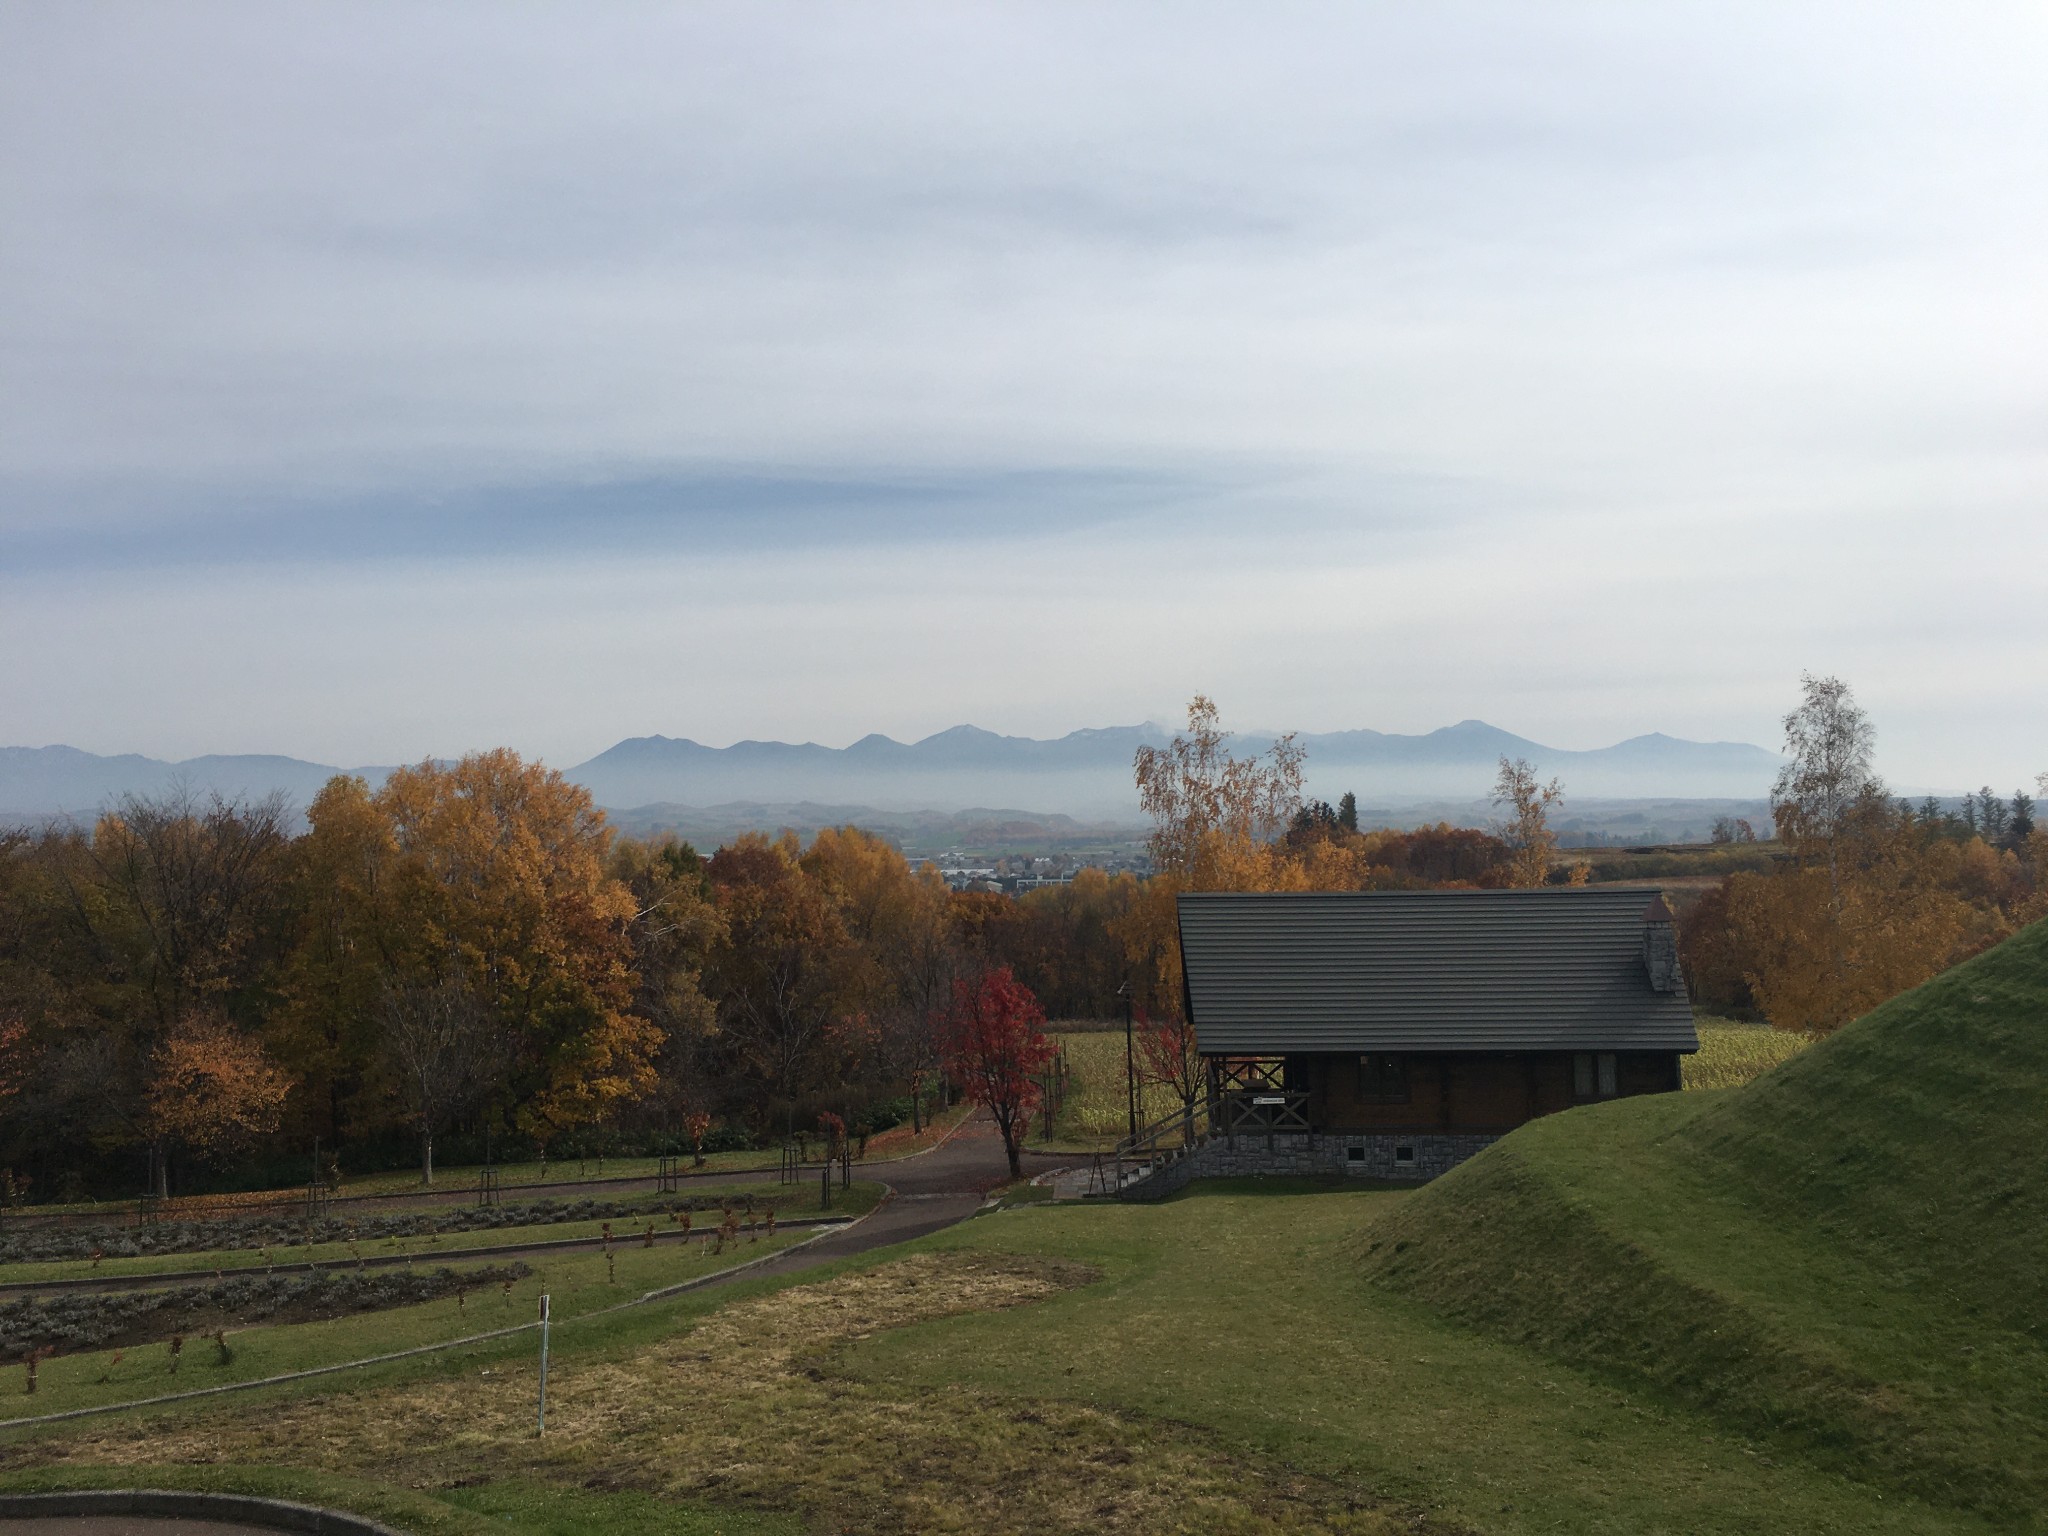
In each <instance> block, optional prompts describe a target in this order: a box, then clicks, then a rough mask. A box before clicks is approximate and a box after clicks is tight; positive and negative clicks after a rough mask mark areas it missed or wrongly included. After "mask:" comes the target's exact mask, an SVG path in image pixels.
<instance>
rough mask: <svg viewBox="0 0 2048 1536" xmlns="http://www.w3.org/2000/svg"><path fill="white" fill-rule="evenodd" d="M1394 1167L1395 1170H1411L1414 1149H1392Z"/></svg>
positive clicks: (1413, 1162)
mask: <svg viewBox="0 0 2048 1536" xmlns="http://www.w3.org/2000/svg"><path fill="white" fill-rule="evenodd" d="M1394 1166H1395V1167H1396V1168H1413V1167H1414V1166H1415V1149H1414V1148H1413V1147H1396V1148H1394Z"/></svg>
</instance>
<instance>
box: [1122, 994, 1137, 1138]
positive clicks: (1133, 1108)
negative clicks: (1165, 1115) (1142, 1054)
mask: <svg viewBox="0 0 2048 1536" xmlns="http://www.w3.org/2000/svg"><path fill="white" fill-rule="evenodd" d="M1117 992H1118V993H1119V994H1120V995H1121V996H1122V997H1123V1000H1124V1107H1125V1108H1126V1109H1127V1110H1128V1111H1129V1112H1130V1121H1131V1140H1133V1141H1136V1140H1137V1139H1138V1064H1137V1054H1136V1050H1135V1048H1134V1046H1133V1044H1132V1040H1131V984H1130V983H1129V982H1128V981H1127V982H1125V983H1124V984H1123V985H1122V986H1121V987H1118V988H1117Z"/></svg>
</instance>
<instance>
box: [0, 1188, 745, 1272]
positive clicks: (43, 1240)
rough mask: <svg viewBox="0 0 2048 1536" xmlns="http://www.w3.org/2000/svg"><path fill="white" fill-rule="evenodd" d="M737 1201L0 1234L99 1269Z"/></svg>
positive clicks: (1, 1258)
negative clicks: (108, 1264)
mask: <svg viewBox="0 0 2048 1536" xmlns="http://www.w3.org/2000/svg"><path fill="white" fill-rule="evenodd" d="M736 1201H737V1202H742V1203H743V1204H744V1208H745V1211H746V1213H747V1216H748V1218H749V1219H751V1218H752V1216H753V1214H754V1209H755V1205H756V1203H757V1200H756V1196H754V1195H753V1194H742V1195H737V1196H735V1195H731V1194H718V1193H709V1194H695V1195H667V1196H656V1197H648V1196H636V1197H628V1198H623V1199H614V1200H593V1199H588V1198H586V1199H579V1200H534V1201H526V1202H519V1203H510V1204H503V1205H476V1206H438V1207H428V1208H424V1209H420V1210H410V1211H389V1212H384V1213H381V1214H365V1215H360V1216H312V1217H308V1216H305V1215H303V1214H299V1215H284V1214H275V1215H263V1216H241V1217H227V1218H223V1219H220V1220H215V1221H192V1222H180V1223H177V1224H175V1225H164V1226H160V1227H118V1226H99V1227H45V1228H29V1229H24V1230H17V1231H13V1232H8V1233H5V1234H0V1265H12V1264H40V1263H61V1262H66V1261H72V1262H76V1261H87V1262H89V1263H90V1264H91V1265H92V1266H93V1267H95V1268H97V1267H98V1265H99V1264H100V1262H101V1261H103V1260H106V1259H134V1258H152V1257H157V1256H161V1255H168V1254H180V1253H266V1252H267V1251H268V1250H271V1249H281V1248H293V1247H296V1248H301V1249H305V1248H312V1247H318V1246H322V1245H332V1244H350V1245H355V1244H360V1243H364V1242H378V1241H391V1240H394V1239H402V1238H414V1237H440V1236H449V1235H454V1234H461V1233H468V1232H480V1233H487V1232H504V1231H511V1230H514V1229H518V1228H528V1227H546V1226H559V1225H564V1224H569V1223H574V1222H587V1221H597V1220H611V1221H616V1220H625V1219H630V1218H633V1217H636V1216H644V1215H646V1214H647V1213H648V1212H650V1211H653V1212H657V1213H659V1214H661V1215H668V1216H671V1217H678V1218H680V1217H688V1216H692V1215H694V1214H701V1213H703V1212H706V1211H711V1210H719V1209H723V1208H725V1207H728V1206H731V1205H733V1204H734V1203H735V1202H736ZM685 1229H686V1230H687V1223H685Z"/></svg>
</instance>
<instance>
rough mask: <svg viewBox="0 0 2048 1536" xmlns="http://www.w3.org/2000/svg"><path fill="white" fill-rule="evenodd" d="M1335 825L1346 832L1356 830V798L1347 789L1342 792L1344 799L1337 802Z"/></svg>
mask: <svg viewBox="0 0 2048 1536" xmlns="http://www.w3.org/2000/svg"><path fill="white" fill-rule="evenodd" d="M1337 825H1338V826H1340V827H1342V828H1343V829H1344V830H1345V831H1346V832H1356V831H1357V830H1358V796H1356V795H1354V794H1353V793H1352V792H1351V791H1350V790H1348V789H1347V790H1345V791H1344V798H1343V799H1341V800H1339V801H1338V802H1337Z"/></svg>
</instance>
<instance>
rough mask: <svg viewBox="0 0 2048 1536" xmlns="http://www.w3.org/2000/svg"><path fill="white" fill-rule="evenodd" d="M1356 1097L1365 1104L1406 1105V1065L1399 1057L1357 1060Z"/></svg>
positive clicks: (1403, 1059)
mask: <svg viewBox="0 0 2048 1536" xmlns="http://www.w3.org/2000/svg"><path fill="white" fill-rule="evenodd" d="M1358 1097H1359V1100H1360V1102H1362V1103H1366V1104H1406V1103H1407V1102H1408V1063H1407V1061H1406V1059H1405V1058H1403V1057H1400V1056H1361V1057H1359V1058H1358Z"/></svg>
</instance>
